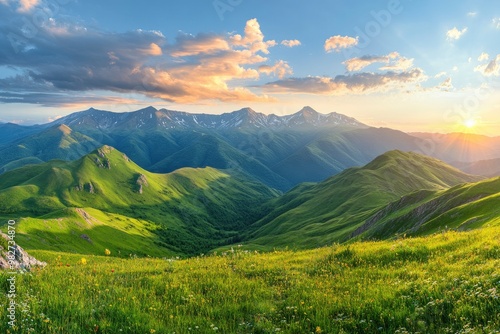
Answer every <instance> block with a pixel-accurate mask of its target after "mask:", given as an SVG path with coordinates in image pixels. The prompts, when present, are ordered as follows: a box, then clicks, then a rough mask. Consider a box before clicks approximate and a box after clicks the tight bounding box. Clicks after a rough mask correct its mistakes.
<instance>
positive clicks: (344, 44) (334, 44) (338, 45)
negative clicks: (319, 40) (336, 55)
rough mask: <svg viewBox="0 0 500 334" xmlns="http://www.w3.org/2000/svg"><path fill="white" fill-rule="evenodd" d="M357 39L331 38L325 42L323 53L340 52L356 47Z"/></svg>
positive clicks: (346, 37)
mask: <svg viewBox="0 0 500 334" xmlns="http://www.w3.org/2000/svg"><path fill="white" fill-rule="evenodd" d="M358 42H359V38H358V37H356V38H354V37H349V36H340V35H336V36H332V37H330V38H328V39H327V40H326V41H325V45H324V47H325V51H326V52H331V51H335V52H340V50H342V49H347V48H350V47H353V46H356V45H358Z"/></svg>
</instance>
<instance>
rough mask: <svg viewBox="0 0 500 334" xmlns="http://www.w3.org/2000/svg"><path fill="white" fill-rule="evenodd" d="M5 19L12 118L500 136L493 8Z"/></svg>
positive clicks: (225, 4)
mask: <svg viewBox="0 0 500 334" xmlns="http://www.w3.org/2000/svg"><path fill="white" fill-rule="evenodd" d="M0 22H1V23H0V121H3V122H8V121H14V122H18V123H22V124H31V123H42V122H47V121H49V120H51V119H55V118H57V117H60V116H62V115H65V114H68V113H71V112H74V111H79V110H84V109H87V108H89V107H91V106H93V107H96V108H100V109H106V110H111V111H131V110H136V109H139V108H141V107H144V106H148V105H153V106H155V107H158V108H162V107H164V108H169V109H177V110H183V111H188V112H206V113H223V112H230V111H233V110H237V109H240V108H242V107H246V106H250V107H252V108H253V109H255V110H257V111H260V112H263V113H275V114H278V115H283V114H290V113H293V112H295V111H298V110H299V109H300V108H301V107H302V106H304V105H310V106H312V107H313V108H315V109H316V110H318V111H320V112H323V113H328V112H331V111H336V112H340V113H344V114H347V115H349V116H352V117H356V118H357V119H359V120H360V121H362V122H365V123H367V124H371V125H374V126H386V127H392V128H396V129H401V130H404V131H433V132H451V131H465V130H467V131H474V132H478V133H485V134H488V135H498V131H497V129H498V127H499V125H500V115H499V113H498V110H499V108H500V98H499V97H498V96H500V95H499V94H497V92H498V89H499V84H498V78H499V75H500V47H498V41H499V40H500V6H498V4H495V2H493V1H439V3H438V4H436V2H435V1H416V0H413V1H412V0H399V1H398V0H388V1H387V0H386V1H315V2H314V4H311V3H310V2H306V1H281V0H278V1H259V0H257V1H249V0H215V1H194V0H190V1H158V0H152V1H146V2H139V1H123V0H122V1H118V0H108V1H95V0H86V1H83V0H50V1H49V0H0ZM464 123H467V124H468V125H469V126H471V125H472V124H473V123H475V126H474V128H471V129H467V128H465V127H464Z"/></svg>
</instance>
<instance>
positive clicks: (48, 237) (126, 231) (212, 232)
mask: <svg viewBox="0 0 500 334" xmlns="http://www.w3.org/2000/svg"><path fill="white" fill-rule="evenodd" d="M274 196H276V192H274V191H273V190H271V189H269V188H267V187H266V186H264V185H263V184H260V183H256V182H253V181H251V180H248V179H247V178H245V177H244V176H242V175H238V176H236V175H231V174H228V173H225V172H221V171H218V170H215V169H213V168H204V169H192V168H183V169H180V170H177V171H175V172H173V173H170V174H154V173H150V172H147V171H145V170H143V169H142V168H140V167H139V166H138V165H136V164H135V163H134V162H132V161H131V160H130V159H129V158H128V157H127V156H126V155H125V154H123V153H121V152H119V151H118V150H116V149H113V148H112V147H109V146H104V147H102V148H100V149H98V150H95V151H94V152H92V153H91V154H89V155H86V156H84V157H83V158H80V159H78V160H76V161H73V162H65V161H60V160H54V161H50V162H48V163H44V164H38V165H30V166H25V167H22V168H18V169H15V170H13V171H10V172H7V173H4V174H2V175H0V215H2V216H5V217H12V218H16V219H20V224H19V228H18V235H19V237H18V238H19V239H20V240H23V238H24V240H26V241H27V240H29V242H27V243H26V244H27V245H29V246H27V247H26V248H28V249H29V248H30V247H36V248H37V249H49V250H54V249H55V250H70V251H75V252H81V251H84V252H85V251H86V252H88V251H90V252H93V253H95V252H102V250H103V247H105V245H106V243H108V247H106V248H109V249H112V250H114V251H118V250H119V251H120V252H121V253H122V254H128V252H132V253H137V252H140V253H141V254H149V255H158V254H159V253H168V254H173V253H176V254H199V253H201V252H205V251H207V250H209V249H211V248H212V247H214V246H217V245H221V244H225V243H228V242H235V241H237V235H238V231H239V230H241V229H243V228H244V227H245V226H246V225H247V224H249V223H251V222H252V221H253V220H254V217H255V215H256V211H257V208H258V207H259V206H260V205H261V204H262V203H263V202H265V201H266V200H268V199H270V198H272V197H274ZM23 217H24V218H23Z"/></svg>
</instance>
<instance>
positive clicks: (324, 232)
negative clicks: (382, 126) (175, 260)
mask: <svg viewBox="0 0 500 334" xmlns="http://www.w3.org/2000/svg"><path fill="white" fill-rule="evenodd" d="M482 179H483V178H482V177H477V176H472V175H468V174H464V173H462V172H460V171H459V170H457V169H455V168H453V167H451V166H449V165H447V164H445V163H443V162H441V161H438V160H436V159H433V158H430V157H426V156H423V155H420V154H416V153H405V152H401V151H389V152H387V153H385V154H383V155H381V156H379V157H377V158H376V159H375V160H373V161H372V162H370V163H369V164H367V165H366V166H364V167H360V168H350V169H347V170H345V171H344V172H342V173H340V174H338V175H335V176H333V177H330V178H328V179H327V180H325V181H323V182H320V183H318V184H315V185H311V186H303V187H296V188H295V189H292V190H291V191H290V192H289V193H287V194H285V195H284V196H282V197H280V198H277V199H274V200H271V202H270V203H269V204H268V206H267V207H266V210H267V211H266V212H268V213H267V215H266V216H264V217H263V218H262V219H260V220H259V221H257V222H256V223H254V224H253V225H252V226H251V227H250V228H249V230H248V231H246V235H245V236H246V238H245V240H246V241H248V242H251V243H253V244H256V245H260V246H268V247H269V246H270V247H285V246H287V245H289V246H296V247H301V248H311V246H312V247H317V246H324V245H328V244H331V243H332V242H344V241H347V240H349V239H350V238H352V237H353V232H355V231H356V229H357V228H358V227H360V226H362V225H363V224H364V223H365V222H366V220H367V219H369V218H370V217H371V216H372V215H373V214H374V213H376V212H377V211H378V210H380V209H381V208H383V207H385V206H386V205H388V204H389V203H391V202H393V201H396V200H399V199H400V198H401V197H402V196H405V195H407V194H410V193H412V192H415V191H418V190H424V189H426V190H434V191H437V190H444V189H448V188H450V187H452V186H456V185H458V184H463V183H466V182H477V181H479V180H482ZM497 189H498V188H497ZM497 191H498V190H497ZM398 226H399V225H398ZM443 226H444V225H443ZM393 235H394V234H392V235H389V236H387V235H384V237H385V238H387V237H391V236H393Z"/></svg>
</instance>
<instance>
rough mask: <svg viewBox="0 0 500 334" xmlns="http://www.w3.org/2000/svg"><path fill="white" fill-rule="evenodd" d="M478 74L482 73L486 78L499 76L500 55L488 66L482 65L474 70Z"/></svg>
mask: <svg viewBox="0 0 500 334" xmlns="http://www.w3.org/2000/svg"><path fill="white" fill-rule="evenodd" d="M474 71H476V72H480V73H481V74H483V75H484V76H487V77H489V76H499V75H500V54H498V55H497V56H496V57H495V58H494V59H492V60H491V61H490V62H489V63H487V64H482V65H479V66H476V68H475V69H474Z"/></svg>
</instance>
